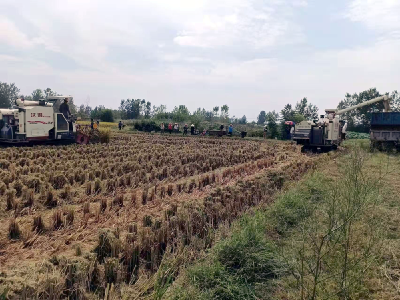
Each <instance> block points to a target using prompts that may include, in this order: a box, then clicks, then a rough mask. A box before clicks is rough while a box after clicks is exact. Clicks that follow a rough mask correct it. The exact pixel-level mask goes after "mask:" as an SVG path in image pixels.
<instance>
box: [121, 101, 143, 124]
mask: <svg viewBox="0 0 400 300" xmlns="http://www.w3.org/2000/svg"><path fill="white" fill-rule="evenodd" d="M143 101H144V100H141V99H136V100H135V99H126V100H121V104H120V106H119V110H120V112H121V118H122V119H129V120H130V119H137V118H139V117H140V110H141V103H142V102H143Z"/></svg>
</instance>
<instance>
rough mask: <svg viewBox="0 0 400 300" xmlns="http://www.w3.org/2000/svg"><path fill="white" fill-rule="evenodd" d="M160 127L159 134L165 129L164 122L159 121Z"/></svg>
mask: <svg viewBox="0 0 400 300" xmlns="http://www.w3.org/2000/svg"><path fill="white" fill-rule="evenodd" d="M160 129H161V134H164V129H165V127H164V123H161V125H160Z"/></svg>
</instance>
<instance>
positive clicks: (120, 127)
mask: <svg viewBox="0 0 400 300" xmlns="http://www.w3.org/2000/svg"><path fill="white" fill-rule="evenodd" d="M123 126H124V125H123V124H122V121H119V123H118V128H119V130H122V127H123Z"/></svg>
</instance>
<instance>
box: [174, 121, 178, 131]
mask: <svg viewBox="0 0 400 300" xmlns="http://www.w3.org/2000/svg"><path fill="white" fill-rule="evenodd" d="M174 132H175V133H178V124H177V123H175V124H174Z"/></svg>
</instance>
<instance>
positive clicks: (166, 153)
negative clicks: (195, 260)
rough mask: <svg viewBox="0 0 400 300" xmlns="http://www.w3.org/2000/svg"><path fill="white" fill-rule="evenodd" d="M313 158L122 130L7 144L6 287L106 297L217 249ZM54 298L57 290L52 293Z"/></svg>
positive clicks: (0, 285)
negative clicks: (193, 254) (168, 264)
mask: <svg viewBox="0 0 400 300" xmlns="http://www.w3.org/2000/svg"><path fill="white" fill-rule="evenodd" d="M314 164H315V158H314V157H311V156H305V155H303V154H301V152H300V148H299V147H297V146H295V145H292V144H290V143H285V142H277V141H267V142H266V141H255V140H251V141H250V140H242V139H229V138H222V139H211V138H201V137H175V136H172V137H171V136H160V135H145V134H136V135H134V136H132V135H114V136H112V137H111V141H110V143H109V144H91V145H70V146H61V147H56V146H38V147H31V148H29V147H26V148H8V149H1V150H0V175H1V176H0V226H1V228H3V230H2V231H1V232H0V274H1V275H0V295H1V293H2V292H3V293H4V292H5V291H6V290H8V292H7V297H9V298H11V299H12V298H15V299H20V298H21V297H22V296H23V295H25V297H27V298H38V299H49V298H51V299H59V298H71V299H97V298H98V297H100V298H102V299H104V297H105V295H106V294H107V293H108V291H109V290H110V287H112V288H113V289H114V290H121V289H122V287H123V286H134V285H135V284H138V283H140V282H143V280H146V279H148V278H151V276H152V274H154V273H156V272H157V270H158V268H159V266H160V264H161V262H162V259H163V256H164V255H165V253H167V252H168V253H178V252H179V251H181V250H182V249H183V248H184V247H187V246H189V245H194V246H195V248H196V249H207V248H208V247H210V246H211V245H212V243H213V241H214V240H215V236H214V233H215V229H217V228H218V227H219V226H220V225H221V224H224V225H226V224H228V226H229V224H230V222H232V221H233V220H234V219H236V218H237V217H238V216H240V215H241V214H243V213H244V212H245V211H247V210H248V209H249V208H251V207H254V206H257V205H260V204H262V203H267V202H268V201H270V200H271V197H272V195H273V194H274V193H275V192H276V191H277V190H279V189H280V188H282V186H283V184H284V183H285V182H286V181H290V180H297V179H298V178H299V177H300V176H301V175H302V174H304V173H305V172H306V171H307V170H309V169H310V168H313V167H314ZM49 295H50V296H51V297H50V296H49Z"/></svg>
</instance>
